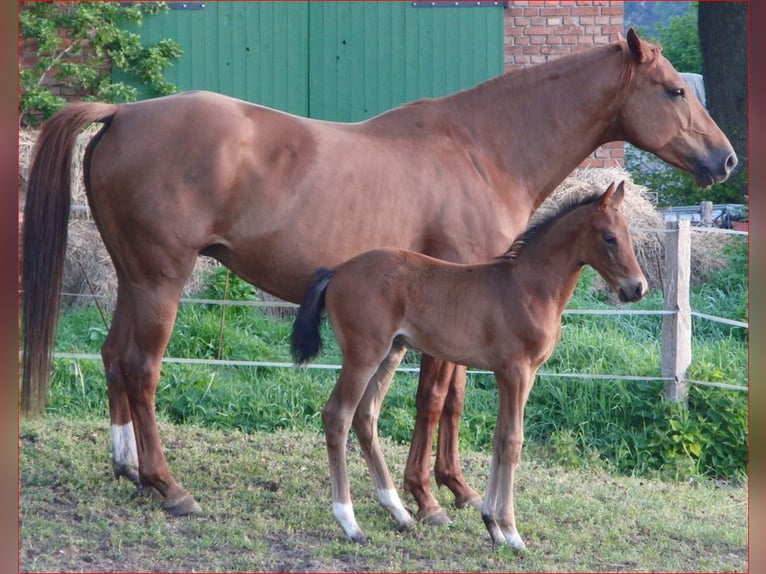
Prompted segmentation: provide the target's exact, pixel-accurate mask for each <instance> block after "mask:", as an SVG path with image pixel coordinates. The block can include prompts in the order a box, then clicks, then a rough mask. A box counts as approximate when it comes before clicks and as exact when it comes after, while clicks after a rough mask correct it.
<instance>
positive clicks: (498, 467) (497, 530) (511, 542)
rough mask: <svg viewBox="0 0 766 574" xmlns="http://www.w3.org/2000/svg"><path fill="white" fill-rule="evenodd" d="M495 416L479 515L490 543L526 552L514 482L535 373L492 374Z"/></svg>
mask: <svg viewBox="0 0 766 574" xmlns="http://www.w3.org/2000/svg"><path fill="white" fill-rule="evenodd" d="M495 377H496V379H497V388H498V400H499V404H498V415H497V425H496V427H495V436H494V440H493V452H492V467H491V469H490V474H489V481H488V483H487V492H486V495H485V497H484V504H483V505H482V509H481V514H482V518H483V519H484V524H485V525H486V527H487V530H488V531H489V535H490V537H491V538H492V542H493V543H495V544H507V545H508V546H510V547H511V548H512V549H513V550H514V551H516V552H522V551H523V550H524V549H525V547H526V546H525V544H524V541H523V540H522V538H521V536H520V535H519V532H518V530H516V516H515V511H514V506H513V481H514V475H515V472H516V466H518V464H519V460H520V459H521V448H522V444H523V442H524V405H525V404H526V402H527V397H528V396H529V390H530V389H531V387H532V381H533V380H534V371H533V370H532V369H528V368H524V367H523V366H521V367H520V366H516V367H515V368H513V369H511V370H510V372H508V373H495Z"/></svg>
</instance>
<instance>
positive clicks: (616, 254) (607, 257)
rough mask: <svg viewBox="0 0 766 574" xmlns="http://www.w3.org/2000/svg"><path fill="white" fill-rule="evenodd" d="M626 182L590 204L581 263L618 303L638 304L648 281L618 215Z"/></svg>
mask: <svg viewBox="0 0 766 574" xmlns="http://www.w3.org/2000/svg"><path fill="white" fill-rule="evenodd" d="M624 197H625V182H624V181H623V182H620V185H618V186H617V187H616V188H615V185H614V183H612V184H611V185H610V186H609V188H608V189H607V190H606V191H605V192H604V194H603V195H602V196H601V197H600V198H599V199H597V200H596V202H595V203H594V204H593V206H594V207H593V210H592V211H591V213H590V218H591V221H590V226H589V231H588V232H587V233H585V234H583V236H582V238H583V239H584V241H585V245H584V246H583V247H584V250H583V259H584V261H585V263H587V264H588V265H590V266H591V267H593V268H594V269H595V270H596V271H598V273H599V274H600V275H601V276H602V277H603V278H604V280H605V281H606V282H607V283H609V285H611V287H612V288H613V289H614V290H615V291H617V294H618V296H619V297H620V301H624V302H629V301H638V300H639V299H641V297H643V296H644V294H645V293H646V290H647V285H648V284H647V281H646V277H645V276H644V273H643V271H642V270H641V266H640V265H639V263H638V260H637V259H636V254H635V251H634V250H633V240H632V239H631V237H630V233H629V231H628V222H627V220H626V219H625V216H624V215H623V214H622V213H621V212H620V204H621V203H622V200H623V198H624Z"/></svg>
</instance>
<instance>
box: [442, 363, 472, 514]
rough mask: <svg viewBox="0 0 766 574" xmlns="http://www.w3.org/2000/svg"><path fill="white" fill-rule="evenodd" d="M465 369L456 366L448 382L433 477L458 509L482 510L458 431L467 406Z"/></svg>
mask: <svg viewBox="0 0 766 574" xmlns="http://www.w3.org/2000/svg"><path fill="white" fill-rule="evenodd" d="M465 388H466V368H465V367H464V366H462V365H455V368H454V370H453V371H452V377H451V379H450V381H449V391H448V393H447V399H446V400H445V402H444V408H443V409H442V415H441V419H440V420H439V439H438V445H437V449H436V464H435V465H434V477H435V479H436V484H438V485H444V486H446V487H447V488H449V489H450V490H451V491H452V493H453V494H454V495H455V506H457V507H458V508H463V507H464V506H469V505H470V506H472V507H474V508H476V509H477V510H480V509H481V496H480V495H479V493H477V492H476V491H475V490H474V489H473V488H471V487H470V486H469V485H468V483H467V482H466V480H465V477H464V476H463V471H462V469H461V468H460V454H459V444H458V432H459V429H460V417H461V415H462V414H463V405H464V404H465Z"/></svg>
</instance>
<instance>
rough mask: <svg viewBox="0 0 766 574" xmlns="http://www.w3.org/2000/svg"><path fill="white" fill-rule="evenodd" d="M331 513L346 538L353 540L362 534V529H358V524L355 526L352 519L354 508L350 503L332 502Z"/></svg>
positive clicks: (354, 519) (354, 520) (353, 518)
mask: <svg viewBox="0 0 766 574" xmlns="http://www.w3.org/2000/svg"><path fill="white" fill-rule="evenodd" d="M332 513H333V514H334V515H335V519H336V520H337V521H338V523H339V524H340V525H341V527H342V528H343V532H345V533H346V536H348V537H349V538H351V539H352V540H353V539H354V538H357V537H358V536H359V535H361V534H362V529H361V528H359V524H357V522H356V518H355V517H354V506H353V505H352V504H351V503H350V502H333V503H332Z"/></svg>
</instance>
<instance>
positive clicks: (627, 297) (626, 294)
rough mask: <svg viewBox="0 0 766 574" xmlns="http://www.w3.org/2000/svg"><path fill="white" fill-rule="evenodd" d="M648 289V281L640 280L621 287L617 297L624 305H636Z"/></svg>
mask: <svg viewBox="0 0 766 574" xmlns="http://www.w3.org/2000/svg"><path fill="white" fill-rule="evenodd" d="M647 289H648V286H647V284H646V279H643V278H642V279H639V280H636V281H632V282H630V283H627V284H624V285H621V286H620V288H619V289H618V290H617V296H618V297H619V298H620V301H622V302H623V303H635V302H636V301H639V300H640V299H641V298H642V297H643V296H644V295H645V294H646V291H647Z"/></svg>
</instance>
